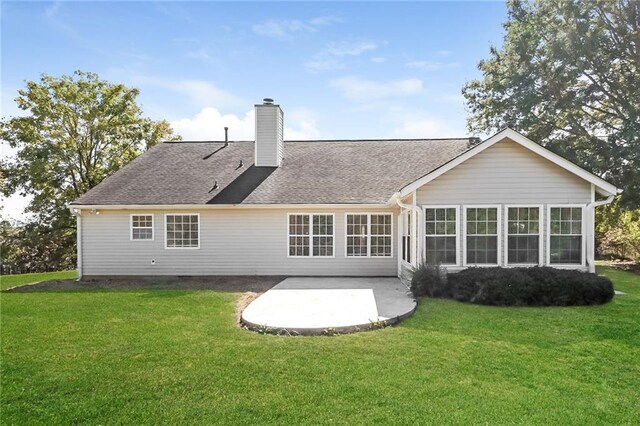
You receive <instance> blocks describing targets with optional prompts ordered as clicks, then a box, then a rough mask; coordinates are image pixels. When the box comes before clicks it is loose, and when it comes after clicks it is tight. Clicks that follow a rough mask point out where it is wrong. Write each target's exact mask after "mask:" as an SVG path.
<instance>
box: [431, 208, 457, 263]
mask: <svg viewBox="0 0 640 426" xmlns="http://www.w3.org/2000/svg"><path fill="white" fill-rule="evenodd" d="M427 209H456V263H455V264H452V263H443V264H442V266H460V205H459V204H457V205H453V204H423V205H422V221H423V222H424V223H423V227H422V229H424V253H423V254H424V258H423V259H422V261H423V262H426V260H427V246H426V244H427V228H426V224H427Z"/></svg>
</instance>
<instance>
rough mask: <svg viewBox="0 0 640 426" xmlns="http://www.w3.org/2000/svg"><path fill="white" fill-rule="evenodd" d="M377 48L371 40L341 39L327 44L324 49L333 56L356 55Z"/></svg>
mask: <svg viewBox="0 0 640 426" xmlns="http://www.w3.org/2000/svg"><path fill="white" fill-rule="evenodd" d="M377 48H378V45H377V44H376V43H374V42H372V41H342V42H333V43H329V44H327V46H326V47H325V50H326V52H327V53H328V54H330V55H334V56H357V55H361V54H363V53H364V52H368V51H371V50H375V49H377Z"/></svg>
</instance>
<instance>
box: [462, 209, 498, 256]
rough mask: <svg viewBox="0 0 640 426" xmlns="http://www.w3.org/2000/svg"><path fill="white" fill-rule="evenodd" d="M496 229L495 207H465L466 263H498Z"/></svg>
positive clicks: (496, 214)
mask: <svg viewBox="0 0 640 426" xmlns="http://www.w3.org/2000/svg"><path fill="white" fill-rule="evenodd" d="M498 229H499V228H498V208H497V207H467V209H466V234H467V235H466V241H467V247H466V252H465V253H466V263H467V264H470V265H497V264H498V244H499V243H498Z"/></svg>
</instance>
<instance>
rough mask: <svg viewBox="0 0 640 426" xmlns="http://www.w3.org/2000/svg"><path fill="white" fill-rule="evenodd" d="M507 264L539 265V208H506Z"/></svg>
mask: <svg viewBox="0 0 640 426" xmlns="http://www.w3.org/2000/svg"><path fill="white" fill-rule="evenodd" d="M507 263H510V264H528V265H538V264H539V263H540V207H508V208H507Z"/></svg>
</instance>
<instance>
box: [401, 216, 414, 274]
mask: <svg viewBox="0 0 640 426" xmlns="http://www.w3.org/2000/svg"><path fill="white" fill-rule="evenodd" d="M403 215H404V224H403V227H402V260H404V261H405V262H407V263H411V227H412V226H413V214H412V211H411V210H408V211H406V212H404V213H403Z"/></svg>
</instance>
